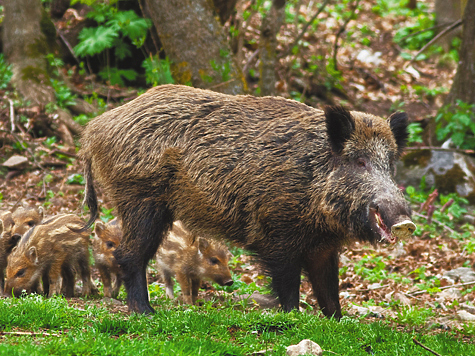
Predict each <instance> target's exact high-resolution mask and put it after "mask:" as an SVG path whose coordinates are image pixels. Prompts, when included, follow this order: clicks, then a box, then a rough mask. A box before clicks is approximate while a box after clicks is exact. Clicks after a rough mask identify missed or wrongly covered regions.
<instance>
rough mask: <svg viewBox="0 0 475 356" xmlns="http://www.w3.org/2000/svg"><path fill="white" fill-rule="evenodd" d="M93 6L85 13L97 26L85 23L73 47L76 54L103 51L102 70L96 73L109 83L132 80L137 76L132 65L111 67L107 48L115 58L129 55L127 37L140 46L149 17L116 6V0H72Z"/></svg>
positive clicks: (89, 54) (120, 83) (145, 34)
mask: <svg viewBox="0 0 475 356" xmlns="http://www.w3.org/2000/svg"><path fill="white" fill-rule="evenodd" d="M77 2H81V3H83V4H86V5H88V6H91V7H92V10H91V11H90V12H89V13H88V14H87V17H89V18H91V19H93V20H94V21H96V22H97V27H86V28H84V29H83V30H82V31H81V32H80V33H79V36H78V37H79V43H78V44H77V45H76V47H74V51H75V52H76V54H77V55H78V56H79V57H86V60H88V57H89V56H93V55H99V54H102V60H103V70H102V71H100V72H99V75H100V76H101V78H103V79H104V80H109V81H110V83H111V84H112V85H114V84H117V85H124V79H126V80H129V81H132V80H135V79H136V77H137V73H136V72H135V70H133V69H119V68H115V67H112V68H111V67H110V53H109V51H110V50H112V49H113V50H114V58H117V59H118V60H124V59H125V58H128V57H130V56H131V55H132V50H131V47H130V45H129V44H128V41H127V40H129V41H130V42H131V43H132V44H133V45H134V46H135V47H137V48H141V47H142V46H143V44H144V43H145V39H146V36H147V32H148V29H149V28H150V26H151V25H152V23H151V21H150V20H149V19H144V18H141V17H139V16H138V15H137V14H136V13H135V12H134V11H132V10H129V11H120V10H118V7H117V3H118V0H111V1H109V2H102V1H94V0H73V1H72V2H71V3H72V4H74V3H77Z"/></svg>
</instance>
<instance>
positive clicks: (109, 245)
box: [106, 241, 114, 248]
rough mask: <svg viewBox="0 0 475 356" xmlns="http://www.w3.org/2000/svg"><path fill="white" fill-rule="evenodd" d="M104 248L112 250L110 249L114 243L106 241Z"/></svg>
mask: <svg viewBox="0 0 475 356" xmlns="http://www.w3.org/2000/svg"><path fill="white" fill-rule="evenodd" d="M106 246H107V248H112V247H114V243H113V242H112V241H107V242H106Z"/></svg>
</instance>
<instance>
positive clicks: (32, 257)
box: [26, 246, 38, 265]
mask: <svg viewBox="0 0 475 356" xmlns="http://www.w3.org/2000/svg"><path fill="white" fill-rule="evenodd" d="M26 256H27V257H28V259H29V260H30V261H31V263H33V264H35V265H37V264H38V254H37V253H36V247H35V246H31V247H30V248H29V249H28V251H27V252H26Z"/></svg>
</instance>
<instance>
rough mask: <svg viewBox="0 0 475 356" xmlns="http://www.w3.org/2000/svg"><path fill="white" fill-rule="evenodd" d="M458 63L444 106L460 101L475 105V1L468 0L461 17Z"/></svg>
mask: <svg viewBox="0 0 475 356" xmlns="http://www.w3.org/2000/svg"><path fill="white" fill-rule="evenodd" d="M459 56H460V61H459V63H458V67H457V73H456V74H455V78H454V82H453V84H452V88H451V89H450V93H449V95H448V96H447V98H446V101H445V103H446V104H454V103H455V100H457V99H460V100H462V101H464V102H466V103H469V104H475V0H468V1H467V5H466V7H465V10H464V15H463V29H462V46H461V48H460V53H459Z"/></svg>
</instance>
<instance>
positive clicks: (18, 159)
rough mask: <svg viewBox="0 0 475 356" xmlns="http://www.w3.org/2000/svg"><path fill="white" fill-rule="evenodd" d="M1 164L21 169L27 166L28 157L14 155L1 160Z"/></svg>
mask: <svg viewBox="0 0 475 356" xmlns="http://www.w3.org/2000/svg"><path fill="white" fill-rule="evenodd" d="M3 166H4V167H7V168H9V169H23V168H26V167H27V166H28V158H26V157H23V156H17V155H14V156H11V157H10V158H9V159H7V160H6V161H5V162H3Z"/></svg>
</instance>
